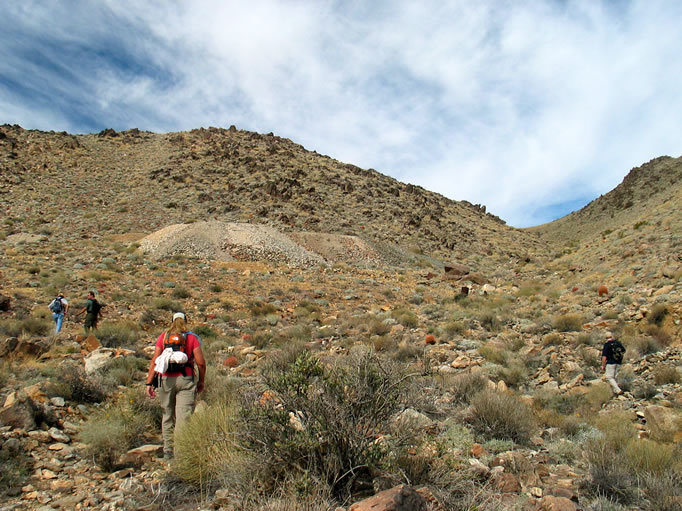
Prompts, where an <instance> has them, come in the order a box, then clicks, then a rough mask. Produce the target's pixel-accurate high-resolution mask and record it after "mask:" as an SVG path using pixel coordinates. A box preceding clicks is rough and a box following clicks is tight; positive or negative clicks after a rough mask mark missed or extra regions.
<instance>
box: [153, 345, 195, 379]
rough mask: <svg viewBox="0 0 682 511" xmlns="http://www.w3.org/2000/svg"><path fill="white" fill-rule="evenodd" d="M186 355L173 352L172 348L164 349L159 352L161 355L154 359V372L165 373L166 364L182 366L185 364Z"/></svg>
mask: <svg viewBox="0 0 682 511" xmlns="http://www.w3.org/2000/svg"><path fill="white" fill-rule="evenodd" d="M187 360H188V358H187V354H186V353H183V352H182V351H173V349H172V348H166V349H165V350H163V351H162V352H161V355H159V356H158V357H156V363H155V365H154V371H156V372H157V373H161V374H163V373H165V372H166V371H167V370H168V363H169V362H173V363H175V364H184V363H185V362H187Z"/></svg>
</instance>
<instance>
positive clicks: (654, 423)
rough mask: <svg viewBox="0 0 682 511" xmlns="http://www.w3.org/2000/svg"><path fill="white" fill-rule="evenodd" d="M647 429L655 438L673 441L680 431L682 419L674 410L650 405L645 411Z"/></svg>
mask: <svg viewBox="0 0 682 511" xmlns="http://www.w3.org/2000/svg"><path fill="white" fill-rule="evenodd" d="M644 418H645V419H646V425H647V429H648V430H649V432H650V433H651V436H652V437H653V438H660V439H663V440H665V439H668V440H670V439H672V438H673V436H674V435H675V433H676V432H678V431H680V423H681V422H682V417H681V416H680V415H679V414H678V413H677V412H676V411H675V409H673V408H665V407H663V406H658V405H650V406H647V407H646V408H645V409H644Z"/></svg>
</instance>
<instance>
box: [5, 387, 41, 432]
mask: <svg viewBox="0 0 682 511" xmlns="http://www.w3.org/2000/svg"><path fill="white" fill-rule="evenodd" d="M8 401H9V404H8V405H7V406H5V407H3V408H2V409H1V410H0V426H11V427H12V428H15V429H23V430H26V431H31V430H33V429H36V413H37V410H36V405H35V403H33V401H32V400H31V398H30V397H28V396H27V395H26V393H24V392H20V393H18V394H17V395H16V396H15V398H14V399H11V400H9V399H8Z"/></svg>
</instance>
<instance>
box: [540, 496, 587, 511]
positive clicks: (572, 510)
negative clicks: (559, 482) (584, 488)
mask: <svg viewBox="0 0 682 511" xmlns="http://www.w3.org/2000/svg"><path fill="white" fill-rule="evenodd" d="M534 511H578V506H576V505H575V504H574V503H573V502H572V501H570V500H568V499H567V498H564V497H554V496H548V497H542V498H541V499H540V500H539V501H538V502H537V504H535V509H534Z"/></svg>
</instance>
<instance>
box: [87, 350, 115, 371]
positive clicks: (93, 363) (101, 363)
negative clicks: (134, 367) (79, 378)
mask: <svg viewBox="0 0 682 511" xmlns="http://www.w3.org/2000/svg"><path fill="white" fill-rule="evenodd" d="M113 357H114V350H112V349H109V348H98V349H96V350H95V351H93V352H92V353H90V354H89V355H88V356H87V357H85V360H84V363H85V373H86V374H88V375H91V374H93V373H95V372H96V371H98V370H99V369H101V368H102V367H105V366H106V365H107V364H108V363H109V361H110V360H111V359H112V358H113Z"/></svg>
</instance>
